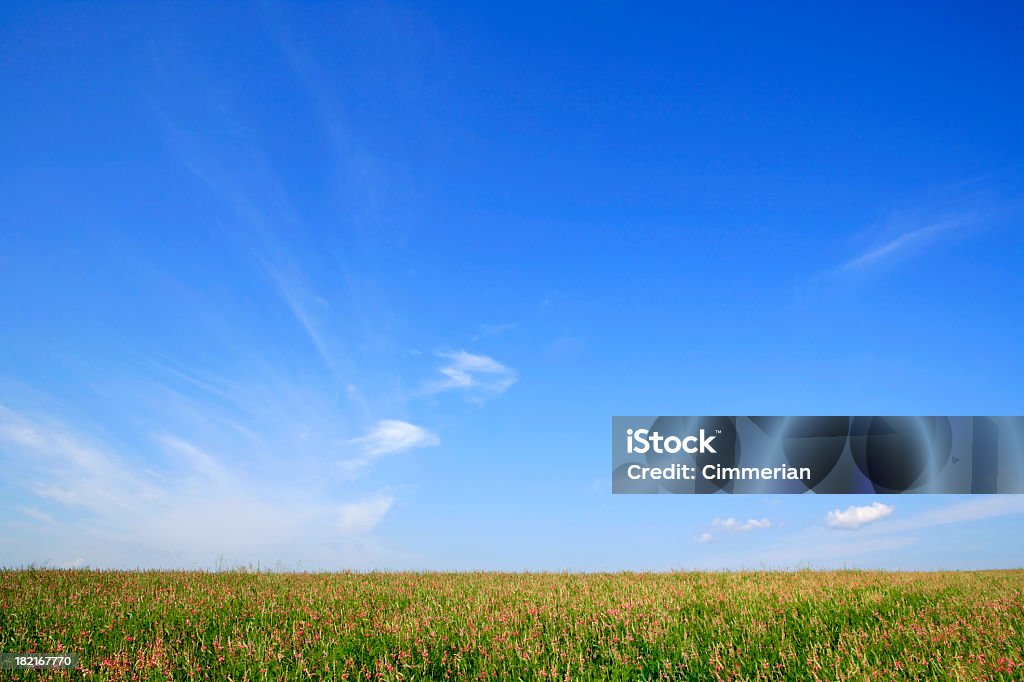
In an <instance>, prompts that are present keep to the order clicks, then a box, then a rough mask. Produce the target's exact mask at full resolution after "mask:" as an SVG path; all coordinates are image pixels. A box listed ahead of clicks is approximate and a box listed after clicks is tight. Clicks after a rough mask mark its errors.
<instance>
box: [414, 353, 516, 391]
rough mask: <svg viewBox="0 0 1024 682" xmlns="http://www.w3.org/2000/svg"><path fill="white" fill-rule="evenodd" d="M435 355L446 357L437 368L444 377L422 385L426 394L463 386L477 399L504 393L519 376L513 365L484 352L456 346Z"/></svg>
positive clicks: (462, 388) (458, 388)
mask: <svg viewBox="0 0 1024 682" xmlns="http://www.w3.org/2000/svg"><path fill="white" fill-rule="evenodd" d="M438 356H439V357H442V358H444V359H446V360H447V361H448V363H447V364H446V365H444V366H442V367H440V368H439V369H438V371H439V372H440V373H441V374H442V375H444V379H440V380H438V381H435V382H433V383H431V384H428V385H427V387H426V389H425V392H426V393H428V394H432V393H442V392H444V391H453V390H464V391H468V392H470V394H471V395H472V396H474V397H475V398H476V399H478V400H486V399H487V398H490V397H493V396H496V395H499V394H501V393H504V392H505V391H507V390H508V389H509V388H511V387H512V385H513V384H515V383H516V381H518V379H519V377H518V376H517V374H516V372H515V371H514V370H513V369H511V368H509V367H506V366H505V365H503V364H502V363H500V362H498V361H497V360H495V359H494V358H492V357H490V356H487V355H474V354H473V353H467V352H466V351H465V350H459V351H455V352H453V353H438Z"/></svg>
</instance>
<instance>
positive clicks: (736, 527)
mask: <svg viewBox="0 0 1024 682" xmlns="http://www.w3.org/2000/svg"><path fill="white" fill-rule="evenodd" d="M711 525H713V526H715V527H717V528H724V529H725V530H728V531H735V532H739V533H746V532H747V531H751V530H760V529H763V528H771V527H772V522H771V520H770V519H766V518H765V519H747V520H746V521H737V520H736V519H733V518H729V519H715V520H714V521H712V522H711Z"/></svg>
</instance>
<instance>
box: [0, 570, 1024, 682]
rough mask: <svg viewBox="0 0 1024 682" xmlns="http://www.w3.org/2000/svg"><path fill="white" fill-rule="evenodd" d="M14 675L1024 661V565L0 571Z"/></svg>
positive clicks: (945, 672)
mask: <svg viewBox="0 0 1024 682" xmlns="http://www.w3.org/2000/svg"><path fill="white" fill-rule="evenodd" d="M27 651H36V652H75V653H78V654H79V655H80V656H81V660H82V667H83V671H81V672H68V671H58V672H52V671H51V672H36V671H24V672H5V673H2V674H3V675H9V676H11V677H14V678H20V679H59V678H72V677H73V678H79V677H81V676H83V675H84V676H86V677H88V678H90V679H117V680H164V679H166V680H171V679H173V680H190V679H203V680H281V679H288V680H309V679H320V680H335V679H349V680H357V679H375V680H402V679H404V680H411V679H439V680H444V679H449V680H461V679H498V680H508V679H511V680H516V679H544V680H551V679H558V680H578V679H584V680H587V679H601V680H608V679H611V680H655V679H666V680H668V679H693V680H712V679H751V680H758V679H765V680H769V679H822V680H836V679H838V680H863V679H963V680H990V679H997V680H998V679H1005V680H1010V679H1024V571H993V572H979V573H876V572H856V571H848V572H811V571H805V572H798V573H650V574H644V573H617V574H590V575H587V574H500V573H371V574H357V573H320V574H315V573H313V574H310V573H281V574H275V573H247V572H224V573H205V572H127V573H125V572H100V571H52V570H3V571H0V652H27Z"/></svg>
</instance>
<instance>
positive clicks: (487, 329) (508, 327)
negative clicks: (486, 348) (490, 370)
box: [470, 322, 518, 341]
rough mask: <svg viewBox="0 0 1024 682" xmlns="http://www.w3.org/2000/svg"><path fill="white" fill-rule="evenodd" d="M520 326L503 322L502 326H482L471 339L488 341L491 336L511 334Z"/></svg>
mask: <svg viewBox="0 0 1024 682" xmlns="http://www.w3.org/2000/svg"><path fill="white" fill-rule="evenodd" d="M517 326H518V325H516V323H515V322H503V323H501V324H482V325H480V326H479V327H477V330H476V333H474V334H473V336H471V337H470V339H471V340H473V341H479V340H480V339H486V338H488V337H491V336H501V335H502V334H504V333H506V332H510V331H512V330H513V329H515V328H516V327H517Z"/></svg>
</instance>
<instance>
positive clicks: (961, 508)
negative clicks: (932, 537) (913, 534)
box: [865, 495, 1024, 534]
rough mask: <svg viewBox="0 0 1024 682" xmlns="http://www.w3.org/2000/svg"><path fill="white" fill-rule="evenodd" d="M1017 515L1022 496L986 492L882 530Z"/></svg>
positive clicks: (1021, 507) (1023, 508)
mask: <svg viewBox="0 0 1024 682" xmlns="http://www.w3.org/2000/svg"><path fill="white" fill-rule="evenodd" d="M876 504H881V503H876ZM882 506H883V507H884V506H886V505H882ZM1017 515H1024V495H986V496H984V497H981V498H979V499H971V500H967V501H966V502H957V503H954V504H951V505H949V506H946V507H942V508H940V509H930V510H928V511H923V512H921V513H919V514H916V515H914V516H912V517H909V518H906V519H901V520H898V521H890V522H888V523H886V524H885V528H884V531H885V532H893V533H897V532H904V531H912V530H919V529H922V528H933V527H936V526H947V525H953V524H959V523H970V522H974V521H984V520H987V519H993V518H998V517H1001V516H1017ZM870 531H871V532H872V534H876V533H881V532H882V531H883V528H882V527H878V528H872V529H870ZM865 532H867V531H865Z"/></svg>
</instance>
